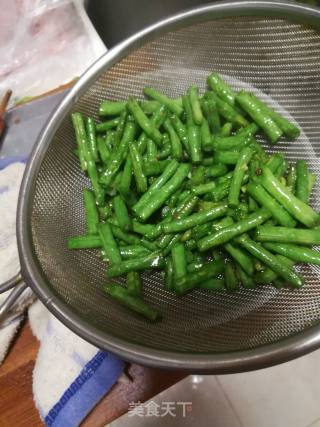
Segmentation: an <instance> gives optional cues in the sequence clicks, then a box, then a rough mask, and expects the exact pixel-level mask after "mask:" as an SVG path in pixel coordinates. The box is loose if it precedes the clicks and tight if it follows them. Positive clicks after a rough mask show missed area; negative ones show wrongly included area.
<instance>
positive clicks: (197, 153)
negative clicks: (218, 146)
mask: <svg viewBox="0 0 320 427" xmlns="http://www.w3.org/2000/svg"><path fill="white" fill-rule="evenodd" d="M182 102H183V106H184V109H185V111H186V114H187V135H188V141H189V153H190V158H191V162H192V163H194V164H199V163H201V161H202V152H201V133H200V127H199V126H197V125H196V124H194V122H193V115H192V108H191V104H190V100H189V98H188V97H187V96H183V97H182Z"/></svg>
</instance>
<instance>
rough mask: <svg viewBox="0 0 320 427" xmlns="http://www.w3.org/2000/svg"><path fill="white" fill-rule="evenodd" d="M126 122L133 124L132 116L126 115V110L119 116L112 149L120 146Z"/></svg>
mask: <svg viewBox="0 0 320 427" xmlns="http://www.w3.org/2000/svg"><path fill="white" fill-rule="evenodd" d="M128 122H129V123H135V121H134V118H133V116H130V115H128V114H127V110H124V111H123V112H122V113H121V114H120V116H119V123H118V125H117V127H116V129H115V131H114V140H113V148H115V147H118V145H119V144H120V142H121V140H122V138H123V136H124V132H125V129H126V125H127V123H128Z"/></svg>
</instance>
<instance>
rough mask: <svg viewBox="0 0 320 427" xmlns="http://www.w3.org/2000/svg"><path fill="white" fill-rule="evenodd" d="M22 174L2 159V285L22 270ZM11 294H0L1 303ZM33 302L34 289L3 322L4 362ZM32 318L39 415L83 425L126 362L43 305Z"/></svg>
mask: <svg viewBox="0 0 320 427" xmlns="http://www.w3.org/2000/svg"><path fill="white" fill-rule="evenodd" d="M4 166H6V167H4ZM3 167H4V168H3ZM23 171H24V164H23V163H14V164H11V165H9V166H8V165H7V161H1V159H0V218H1V221H0V283H2V282H4V281H6V280H8V279H9V278H10V277H11V276H12V275H14V274H16V273H17V272H18V270H19V258H18V251H17V246H16V229H15V222H16V221H15V218H16V207H17V200H18V192H19V187H20V182H21V178H22V174H23ZM9 292H10V291H8V292H6V293H4V294H2V295H0V303H1V302H2V301H3V300H4V298H6V296H7V295H8V293H9ZM33 298H34V297H33V294H32V292H31V290H27V291H26V292H24V293H23V294H22V295H21V296H20V298H19V299H18V301H17V302H16V304H15V305H14V307H13V308H12V310H11V312H10V313H9V314H8V316H7V317H6V318H5V319H4V320H3V321H2V322H1V323H0V363H1V361H2V360H3V358H4V356H5V353H6V351H7V349H8V347H9V345H10V342H11V341H12V339H13V337H14V335H15V333H16V331H17V330H18V327H19V324H20V322H21V321H22V318H23V311H24V309H25V308H26V306H27V305H29V304H30V303H31V302H32V301H33ZM29 318H30V324H31V327H32V330H33V332H34V334H35V335H36V337H37V338H38V339H39V340H40V342H41V345H40V350H39V353H38V356H37V360H36V364H35V368H34V373H33V394H34V400H35V404H36V407H37V408H38V410H39V413H40V416H41V418H42V419H43V421H44V422H45V424H46V425H47V426H53V427H76V426H79V424H80V423H81V421H82V420H83V418H84V417H85V416H86V415H87V414H88V412H90V410H91V409H92V408H93V407H94V406H95V405H96V404H97V403H98V401H99V400H100V399H101V398H102V397H103V396H104V395H105V394H106V393H107V392H108V390H109V389H110V388H111V387H112V386H113V384H114V383H115V382H116V381H117V380H118V378H119V376H120V375H121V374H122V372H123V368H124V362H123V361H122V360H120V359H118V358H117V357H116V356H114V355H112V354H110V353H107V352H103V351H100V350H99V349H98V348H96V347H94V346H93V345H91V344H89V343H87V342H86V341H84V340H83V339H81V338H80V337H78V336H77V335H75V334H74V333H73V332H71V331H70V330H69V329H67V328H66V327H65V326H64V325H63V324H62V323H61V322H60V321H59V320H57V319H56V318H55V317H54V316H52V315H51V314H50V313H49V312H48V310H47V309H46V308H45V307H44V306H43V305H42V304H41V303H40V302H39V301H37V302H36V303H34V304H33V305H32V306H31V307H30V309H29Z"/></svg>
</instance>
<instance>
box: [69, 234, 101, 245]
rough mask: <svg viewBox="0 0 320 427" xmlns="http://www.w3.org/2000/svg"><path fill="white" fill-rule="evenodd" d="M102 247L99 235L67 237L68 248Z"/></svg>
mask: <svg viewBox="0 0 320 427" xmlns="http://www.w3.org/2000/svg"><path fill="white" fill-rule="evenodd" d="M101 247H102V241H101V239H100V236H98V235H95V234H87V235H83V236H74V237H70V239H68V249H96V248H101Z"/></svg>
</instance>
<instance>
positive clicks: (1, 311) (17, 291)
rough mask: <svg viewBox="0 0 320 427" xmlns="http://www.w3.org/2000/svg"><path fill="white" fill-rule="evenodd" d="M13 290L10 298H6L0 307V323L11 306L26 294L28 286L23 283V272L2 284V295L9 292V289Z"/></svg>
mask: <svg viewBox="0 0 320 427" xmlns="http://www.w3.org/2000/svg"><path fill="white" fill-rule="evenodd" d="M12 288H14V289H13V291H12V292H10V294H9V296H8V298H6V300H5V301H4V302H3V303H2V304H1V305H0V321H1V320H2V319H3V317H4V316H5V315H6V314H7V313H8V311H9V310H10V308H11V306H12V305H13V304H14V303H15V301H16V300H17V299H18V298H19V296H20V295H21V294H22V292H24V291H25V289H26V288H27V285H26V284H25V283H24V282H23V278H22V275H21V272H19V273H18V274H16V275H15V276H14V277H12V278H11V279H9V280H7V281H6V282H4V283H1V284H0V293H3V292H5V291H8V290H9V289H12Z"/></svg>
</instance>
